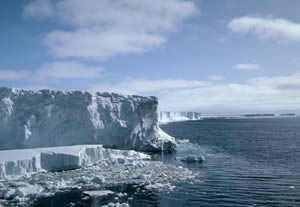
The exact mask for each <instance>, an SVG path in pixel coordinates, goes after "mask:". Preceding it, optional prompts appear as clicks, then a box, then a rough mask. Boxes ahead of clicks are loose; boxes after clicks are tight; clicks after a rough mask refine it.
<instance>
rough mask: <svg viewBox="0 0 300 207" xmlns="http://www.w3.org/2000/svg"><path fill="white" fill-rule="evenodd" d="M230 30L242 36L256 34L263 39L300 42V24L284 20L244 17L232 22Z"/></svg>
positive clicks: (229, 25) (229, 26)
mask: <svg viewBox="0 0 300 207" xmlns="http://www.w3.org/2000/svg"><path fill="white" fill-rule="evenodd" d="M228 28H229V29H230V30H232V31H233V32H239V33H242V34H247V33H254V34H256V35H258V36H259V37H261V38H262V39H275V40H283V41H288V42H300V24H298V23H294V22H291V21H288V20H286V19H282V18H272V17H250V16H244V17H239V18H235V19H233V20H232V21H230V22H229V24H228Z"/></svg>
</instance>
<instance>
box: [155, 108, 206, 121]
mask: <svg viewBox="0 0 300 207" xmlns="http://www.w3.org/2000/svg"><path fill="white" fill-rule="evenodd" d="M199 119H201V113H200V112H171V111H160V112H159V119H158V120H159V122H160V123H168V122H175V121H188V120H199Z"/></svg>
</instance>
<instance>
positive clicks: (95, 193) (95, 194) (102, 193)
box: [84, 190, 114, 197]
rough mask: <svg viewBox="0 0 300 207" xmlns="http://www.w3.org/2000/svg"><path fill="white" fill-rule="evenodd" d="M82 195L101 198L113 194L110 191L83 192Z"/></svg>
mask: <svg viewBox="0 0 300 207" xmlns="http://www.w3.org/2000/svg"><path fill="white" fill-rule="evenodd" d="M84 193H86V194H88V195H90V196H94V197H102V196H106V195H109V194H114V192H113V191H111V190H97V191H84Z"/></svg>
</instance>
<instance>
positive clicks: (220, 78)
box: [208, 75, 224, 81]
mask: <svg viewBox="0 0 300 207" xmlns="http://www.w3.org/2000/svg"><path fill="white" fill-rule="evenodd" d="M208 79H209V80H212V81H221V80H224V77H223V76H221V75H211V76H208Z"/></svg>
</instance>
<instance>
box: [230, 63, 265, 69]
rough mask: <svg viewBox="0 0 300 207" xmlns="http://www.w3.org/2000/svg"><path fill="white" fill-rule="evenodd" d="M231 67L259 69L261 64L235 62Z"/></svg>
mask: <svg viewBox="0 0 300 207" xmlns="http://www.w3.org/2000/svg"><path fill="white" fill-rule="evenodd" d="M233 68H234V69H236V70H260V69H261V66H260V65H258V64H236V65H234V66H233Z"/></svg>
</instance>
